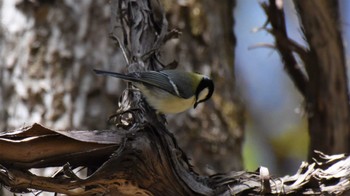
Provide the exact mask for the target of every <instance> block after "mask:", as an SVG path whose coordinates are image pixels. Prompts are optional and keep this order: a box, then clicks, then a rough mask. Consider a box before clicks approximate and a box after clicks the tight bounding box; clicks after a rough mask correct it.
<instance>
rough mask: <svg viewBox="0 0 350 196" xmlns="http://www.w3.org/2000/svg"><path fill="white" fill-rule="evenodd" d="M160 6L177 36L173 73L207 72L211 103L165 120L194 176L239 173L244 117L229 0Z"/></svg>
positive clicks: (233, 3) (231, 5) (232, 2)
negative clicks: (196, 172) (176, 64)
mask: <svg viewBox="0 0 350 196" xmlns="http://www.w3.org/2000/svg"><path fill="white" fill-rule="evenodd" d="M163 2H164V5H165V9H166V10H167V13H168V15H169V17H168V18H169V26H170V27H173V28H179V29H180V31H181V32H182V35H181V36H180V39H179V42H177V44H176V45H175V48H174V49H173V52H172V53H173V54H174V55H173V56H174V58H175V60H178V61H179V69H186V70H194V71H197V72H200V73H205V74H210V75H211V77H212V78H213V80H214V81H215V93H214V96H213V98H212V101H211V102H209V103H206V104H203V105H204V107H203V108H199V109H196V110H193V111H190V112H187V113H184V114H181V115H177V116H174V117H170V120H169V127H170V130H172V131H174V132H175V133H176V134H175V135H176V137H177V138H178V141H179V145H180V146H181V147H183V148H184V150H185V152H187V154H188V155H189V157H191V161H192V163H193V164H194V165H195V166H196V167H197V168H198V169H199V172H200V173H202V174H213V173H216V172H225V171H229V170H239V169H242V167H243V166H242V142H243V136H244V134H243V129H244V128H243V126H244V118H243V116H244V115H243V107H242V104H241V103H240V101H239V99H238V94H237V92H236V88H235V76H234V75H235V73H234V47H235V45H236V39H235V36H234V34H233V26H234V19H233V10H234V6H235V1H222V0H221V1H211V0H204V1H200V0H195V1H189V2H187V3H186V4H181V5H179V4H178V5H174V4H172V3H168V4H167V2H166V1H163Z"/></svg>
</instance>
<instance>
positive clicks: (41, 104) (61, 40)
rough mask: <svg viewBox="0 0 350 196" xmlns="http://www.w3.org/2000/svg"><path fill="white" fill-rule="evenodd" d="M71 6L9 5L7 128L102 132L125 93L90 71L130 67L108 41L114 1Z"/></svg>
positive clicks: (3, 103) (6, 1)
mask: <svg viewBox="0 0 350 196" xmlns="http://www.w3.org/2000/svg"><path fill="white" fill-rule="evenodd" d="M69 2H70V1H12V0H3V1H2V6H1V10H0V12H1V14H2V21H3V23H1V25H2V26H1V28H0V30H1V33H0V40H2V41H1V42H0V48H1V49H2V51H1V53H0V62H1V65H0V74H1V77H0V89H1V93H0V115H1V116H0V117H1V120H0V122H1V123H0V129H1V130H6V129H8V130H9V129H13V128H18V127H21V126H23V125H28V124H32V123H34V122H36V123H43V124H45V125H46V126H49V127H51V128H55V129H68V128H69V129H72V128H83V129H86V128H103V127H104V126H105V123H104V122H105V121H106V119H107V118H108V116H109V114H110V113H112V112H113V106H114V105H115V104H116V100H117V98H118V96H117V95H113V96H108V94H106V93H105V92H104V90H100V88H101V86H103V84H102V83H101V81H99V82H96V76H94V74H93V72H92V71H91V69H92V68H93V67H96V66H97V65H99V66H105V67H111V66H112V65H115V64H122V63H123V56H122V54H121V53H120V52H119V49H117V48H116V47H115V46H114V45H112V44H110V39H109V38H108V35H109V34H108V30H109V29H108V25H109V20H110V17H109V16H110V11H109V4H108V3H107V2H108V1H106V0H105V1H79V2H74V3H69ZM120 92H121V90H120ZM113 93H115V91H113Z"/></svg>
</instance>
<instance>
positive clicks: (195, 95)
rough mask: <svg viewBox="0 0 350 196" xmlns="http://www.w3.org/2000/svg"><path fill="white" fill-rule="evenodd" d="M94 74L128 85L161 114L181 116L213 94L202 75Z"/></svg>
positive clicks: (210, 83) (174, 72)
mask: <svg viewBox="0 0 350 196" xmlns="http://www.w3.org/2000/svg"><path fill="white" fill-rule="evenodd" d="M94 71H95V73H96V74H101V75H108V76H113V77H116V78H120V79H124V80H127V81H131V82H132V83H133V84H134V86H136V87H137V88H138V89H139V90H140V91H141V93H142V94H143V95H144V96H145V98H146V101H147V102H148V103H149V104H150V106H152V107H153V108H154V109H155V110H157V111H159V112H161V113H163V114H175V113H180V112H183V111H185V110H187V109H189V108H191V107H192V106H193V107H194V108H196V107H197V105H198V104H199V103H201V102H204V101H206V100H208V99H209V98H210V97H211V96H212V94H213V92H214V83H213V81H212V80H211V79H210V78H209V77H207V76H204V75H201V74H197V73H192V72H185V71H180V70H162V71H141V72H132V73H128V74H121V73H115V72H110V71H103V70H96V69H94Z"/></svg>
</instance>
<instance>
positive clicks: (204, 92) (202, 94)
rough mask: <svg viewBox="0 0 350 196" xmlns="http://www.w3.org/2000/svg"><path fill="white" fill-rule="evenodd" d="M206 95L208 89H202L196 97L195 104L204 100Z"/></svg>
mask: <svg viewBox="0 0 350 196" xmlns="http://www.w3.org/2000/svg"><path fill="white" fill-rule="evenodd" d="M208 93H209V89H208V88H205V89H203V90H202V91H201V92H200V93H199V95H198V100H197V102H199V101H201V100H203V99H205V98H206V97H207V96H208Z"/></svg>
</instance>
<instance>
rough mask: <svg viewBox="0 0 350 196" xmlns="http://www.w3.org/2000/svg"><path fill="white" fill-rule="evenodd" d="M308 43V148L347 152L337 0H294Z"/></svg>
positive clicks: (349, 122) (349, 116)
mask: <svg viewBox="0 0 350 196" xmlns="http://www.w3.org/2000/svg"><path fill="white" fill-rule="evenodd" d="M294 2H295V5H296V8H297V10H298V13H299V16H300V20H301V23H302V29H303V32H304V34H305V37H306V40H307V42H308V44H309V50H308V60H307V61H306V62H304V63H305V65H304V66H305V69H306V70H307V73H308V76H309V83H308V86H307V94H306V97H305V99H306V104H307V110H308V119H309V131H310V148H309V160H311V157H313V155H314V154H313V151H314V150H319V151H322V152H325V153H344V152H349V151H350V143H349V141H350V140H349V139H350V113H349V112H350V110H349V109H350V108H349V96H348V87H347V84H348V80H347V76H346V63H345V56H344V54H345V53H344V46H343V41H342V35H341V28H340V26H341V24H340V18H339V10H338V1H327V0H309V1H302V0H295V1H294Z"/></svg>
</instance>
